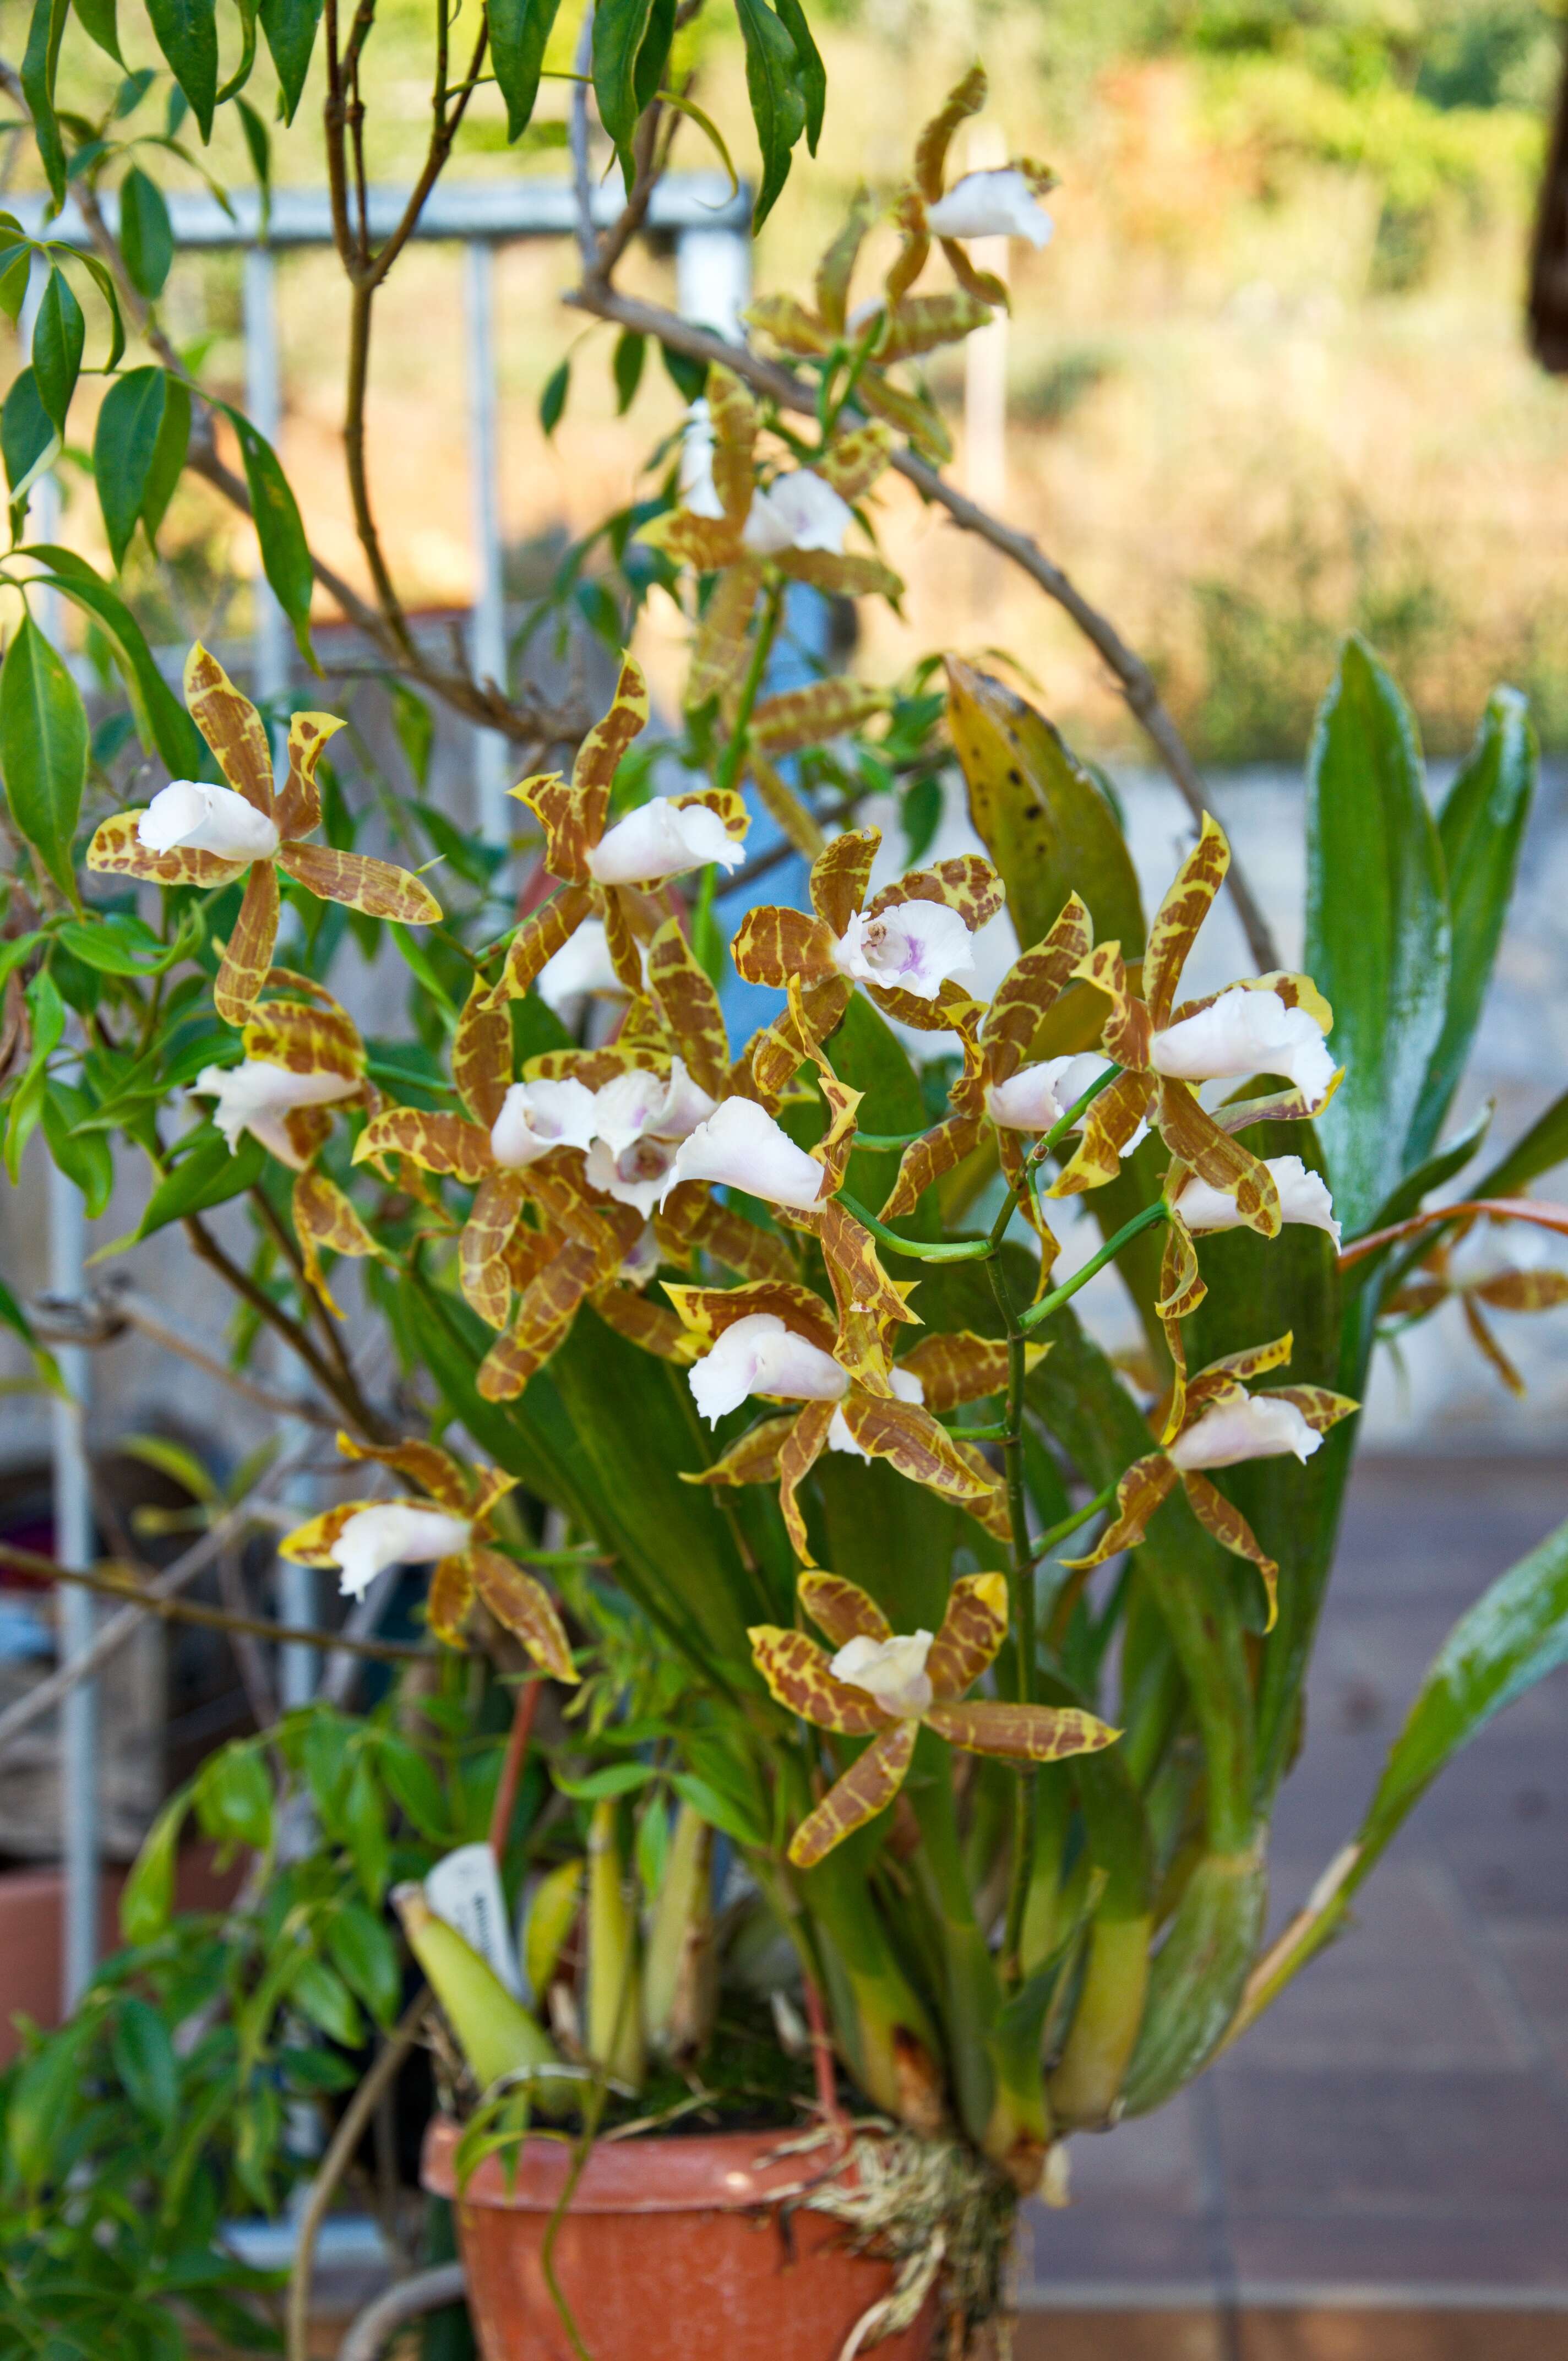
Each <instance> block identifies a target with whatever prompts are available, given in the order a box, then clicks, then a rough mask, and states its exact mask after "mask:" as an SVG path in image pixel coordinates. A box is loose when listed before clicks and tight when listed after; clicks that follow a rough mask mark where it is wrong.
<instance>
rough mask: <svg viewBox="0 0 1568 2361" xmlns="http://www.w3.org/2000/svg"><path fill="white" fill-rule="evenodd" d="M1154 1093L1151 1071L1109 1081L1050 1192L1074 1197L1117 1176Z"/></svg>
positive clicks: (1087, 1112) (1091, 1107)
mask: <svg viewBox="0 0 1568 2361" xmlns="http://www.w3.org/2000/svg"><path fill="white" fill-rule="evenodd" d="M1154 1095H1155V1085H1154V1082H1153V1081H1152V1080H1151V1078H1150V1077H1149V1076H1148V1075H1147V1074H1142V1073H1136V1072H1130V1073H1122V1074H1118V1075H1117V1077H1116V1079H1115V1081H1114V1082H1110V1083H1107V1085H1106V1087H1105V1088H1104V1090H1102V1092H1101V1093H1100V1095H1099V1097H1098V1098H1097V1099H1091V1101H1090V1103H1089V1105H1088V1107H1087V1109H1086V1110H1085V1113H1084V1117H1083V1131H1082V1135H1081V1137H1080V1141H1079V1145H1078V1147H1077V1148H1076V1149H1075V1150H1074V1152H1073V1154H1072V1155H1071V1156H1070V1157H1069V1159H1068V1161H1067V1162H1066V1163H1065V1164H1064V1165H1063V1166H1062V1169H1061V1170H1060V1171H1059V1172H1058V1175H1057V1177H1056V1179H1055V1180H1053V1181H1052V1183H1051V1185H1050V1187H1049V1188H1048V1189H1047V1191H1046V1194H1047V1196H1048V1197H1073V1196H1077V1195H1078V1194H1079V1193H1080V1191H1083V1190H1085V1189H1102V1188H1103V1187H1104V1185H1105V1183H1106V1182H1107V1181H1108V1180H1115V1179H1116V1177H1117V1175H1118V1173H1119V1172H1120V1171H1121V1170H1122V1154H1123V1151H1124V1148H1126V1146H1127V1143H1128V1141H1129V1140H1130V1139H1131V1138H1132V1137H1133V1134H1134V1132H1135V1131H1136V1129H1137V1127H1138V1126H1139V1124H1140V1123H1141V1122H1142V1121H1143V1119H1144V1117H1145V1115H1146V1114H1147V1113H1148V1111H1149V1108H1150V1106H1151V1105H1152V1104H1153V1102H1154ZM1260 1169H1261V1168H1260ZM1265 1178H1267V1175H1265Z"/></svg>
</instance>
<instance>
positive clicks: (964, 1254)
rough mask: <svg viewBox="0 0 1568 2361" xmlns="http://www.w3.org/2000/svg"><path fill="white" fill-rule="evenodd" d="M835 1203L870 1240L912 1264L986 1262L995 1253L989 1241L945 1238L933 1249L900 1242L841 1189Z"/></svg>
mask: <svg viewBox="0 0 1568 2361" xmlns="http://www.w3.org/2000/svg"><path fill="white" fill-rule="evenodd" d="M839 1203H840V1205H842V1206H843V1208H844V1211H845V1212H846V1213H852V1214H853V1215H854V1217H855V1219H856V1221H857V1222H859V1223H860V1224H861V1228H862V1229H866V1230H869V1231H870V1232H871V1234H872V1237H873V1238H879V1239H880V1240H881V1241H882V1244H883V1246H893V1247H894V1249H895V1250H896V1251H897V1252H898V1253H899V1254H901V1255H908V1256H909V1257H910V1259H911V1260H912V1261H914V1262H988V1261H989V1260H990V1259H991V1257H992V1255H993V1254H994V1253H995V1251H996V1249H995V1247H994V1246H992V1243H991V1241H990V1239H989V1238H948V1239H944V1240H943V1242H942V1243H941V1244H940V1245H935V1246H933V1245H927V1242H926V1240H925V1239H924V1238H901V1237H900V1236H899V1235H898V1232H897V1231H896V1230H890V1229H889V1228H888V1226H887V1224H886V1223H885V1222H879V1221H878V1220H877V1217H876V1215H875V1214H874V1213H867V1211H866V1209H865V1207H864V1206H863V1205H859V1204H857V1203H856V1202H855V1200H854V1199H853V1197H851V1196H849V1195H848V1194H847V1193H846V1192H845V1191H843V1190H842V1189H840V1190H839Z"/></svg>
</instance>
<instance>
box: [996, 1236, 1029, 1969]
mask: <svg viewBox="0 0 1568 2361" xmlns="http://www.w3.org/2000/svg"><path fill="white" fill-rule="evenodd" d="M986 1268H987V1270H988V1272H989V1273H990V1277H991V1287H992V1294H993V1295H994V1296H995V1298H996V1308H997V1310H998V1311H999V1312H1001V1314H1002V1320H1003V1327H1004V1329H1005V1331H1006V1334H1007V1433H1006V1436H1005V1438H1004V1439H1003V1445H1002V1466H1003V1476H1004V1477H1005V1480H1006V1485H1007V1521H1008V1525H1009V1527H1010V1528H1011V1531H1012V1535H1013V1580H1012V1583H1011V1585H1010V1591H1011V1598H1012V1607H1013V1653H1014V1663H1015V1665H1016V1668H1017V1670H1016V1686H1017V1696H1018V1702H1019V1703H1020V1705H1028V1704H1030V1703H1031V1702H1032V1701H1033V1698H1034V1695H1035V1650H1036V1644H1037V1628H1036V1627H1037V1620H1038V1610H1037V1608H1036V1598H1035V1559H1034V1554H1033V1551H1032V1550H1031V1548H1030V1544H1029V1508H1028V1501H1027V1499H1026V1498H1025V1490H1024V1378H1025V1336H1024V1325H1023V1323H1022V1321H1021V1320H1020V1319H1019V1317H1018V1308H1017V1306H1016V1304H1015V1303H1014V1301H1013V1290H1012V1288H1011V1287H1010V1286H1009V1285H1008V1282H1007V1273H1006V1270H1005V1268H1003V1261H1002V1257H1001V1256H1000V1255H999V1254H998V1253H997V1252H996V1251H995V1249H994V1248H993V1249H992V1254H991V1258H990V1260H989V1262H988V1263H987V1265H986ZM1035 1806H1036V1776H1035V1772H1034V1770H1033V1768H1032V1767H1030V1766H1027V1765H1026V1766H1025V1768H1024V1769H1022V1770H1021V1771H1020V1772H1019V1773H1018V1792H1017V1797H1016V1800H1015V1803H1014V1815H1013V1873H1012V1879H1011V1882H1010V1884H1009V1887H1008V1894H1007V1924H1006V1930H1005V1933H1004V1935H1003V1945H1002V1972H1003V1978H1004V1979H1005V1980H1006V1982H1009V1983H1016V1982H1017V1981H1018V1942H1019V1936H1020V1933H1021V1931H1022V1928H1023V1924H1024V1905H1025V1902H1026V1901H1027V1899H1028V1894H1029V1877H1030V1872H1031V1871H1032V1869H1033V1866H1034V1860H1035Z"/></svg>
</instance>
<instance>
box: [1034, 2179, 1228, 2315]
mask: <svg viewBox="0 0 1568 2361" xmlns="http://www.w3.org/2000/svg"><path fill="white" fill-rule="evenodd" d="M1213 2279H1214V2272H1213V2253H1212V2242H1211V2235H1210V2232H1209V2229H1208V2225H1207V2224H1205V2223H1204V2222H1203V2221H1201V2219H1200V2218H1199V2217H1198V2216H1197V2215H1196V2214H1182V2213H1171V2212H1168V2211H1165V2210H1162V2209H1160V2208H1159V2207H1157V2206H1151V2205H1135V2204H1124V2203H1119V2202H1100V2203H1097V2204H1091V2203H1087V2202H1080V2203H1078V2204H1076V2205H1069V2206H1067V2207H1065V2208H1063V2209H1062V2210H1061V2211H1059V2212H1058V2210H1056V2209H1055V2208H1054V2207H1046V2206H1043V2205H1036V2204H1030V2205H1026V2206H1025V2208H1024V2210H1023V2214H1022V2216H1021V2220H1020V2238H1019V2251H1018V2281H1019V2301H1021V2302H1023V2301H1031V2302H1036V2303H1039V2302H1047V2303H1048V2302H1049V2301H1050V2297H1051V2291H1052V2290H1053V2289H1060V2288H1083V2287H1101V2286H1108V2285H1113V2286H1116V2287H1125V2288H1139V2287H1150V2288H1171V2287H1179V2288H1182V2289H1190V2290H1192V2291H1193V2293H1194V2294H1197V2295H1201V2294H1202V2293H1204V2292H1206V2291H1207V2290H1209V2289H1210V2288H1212V2285H1213Z"/></svg>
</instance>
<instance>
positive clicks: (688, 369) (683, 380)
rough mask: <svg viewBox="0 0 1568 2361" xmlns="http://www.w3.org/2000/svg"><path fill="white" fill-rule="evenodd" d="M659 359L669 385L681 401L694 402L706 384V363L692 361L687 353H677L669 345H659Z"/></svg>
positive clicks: (699, 396)
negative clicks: (667, 377)
mask: <svg viewBox="0 0 1568 2361" xmlns="http://www.w3.org/2000/svg"><path fill="white" fill-rule="evenodd" d="M659 358H660V359H661V360H662V361H663V364H664V368H665V370H666V372H667V374H668V376H669V379H670V382H671V384H672V385H673V386H674V389H675V391H676V392H677V393H678V394H679V395H680V397H681V400H682V401H687V402H690V401H698V400H699V399H700V398H701V394H702V390H703V388H704V387H705V386H706V385H707V362H706V361H696V360H693V358H692V357H691V355H690V354H689V353H677V352H676V351H675V350H674V347H673V346H670V345H661V346H660V347H659Z"/></svg>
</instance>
